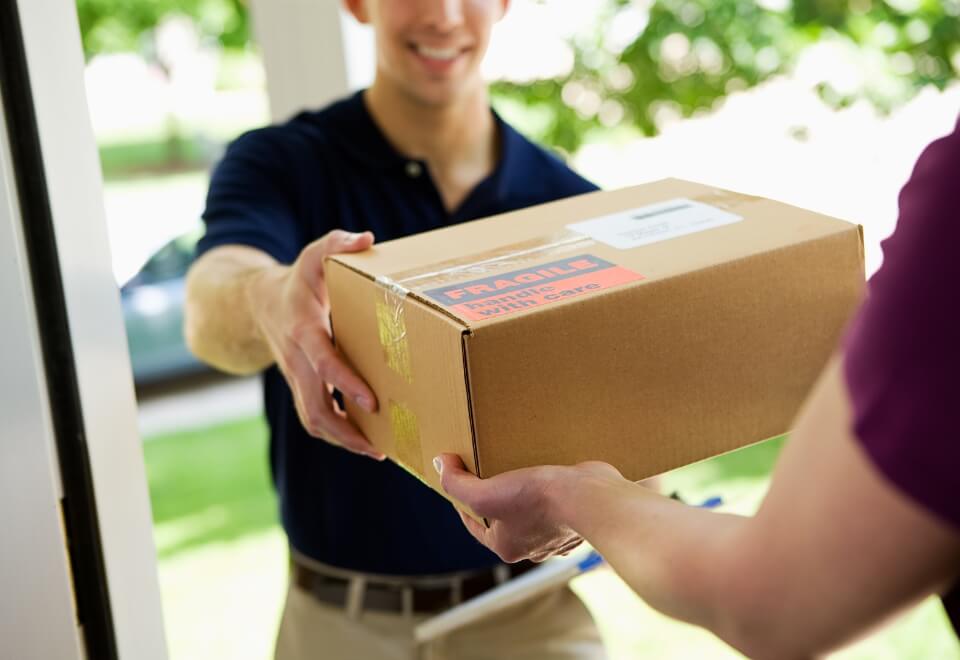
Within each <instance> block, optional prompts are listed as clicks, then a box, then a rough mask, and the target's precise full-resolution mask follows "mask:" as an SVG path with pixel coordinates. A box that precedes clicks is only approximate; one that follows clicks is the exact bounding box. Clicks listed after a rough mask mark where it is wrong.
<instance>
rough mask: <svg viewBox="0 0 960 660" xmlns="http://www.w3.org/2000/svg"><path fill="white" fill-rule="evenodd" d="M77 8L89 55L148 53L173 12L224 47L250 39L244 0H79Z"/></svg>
mask: <svg viewBox="0 0 960 660" xmlns="http://www.w3.org/2000/svg"><path fill="white" fill-rule="evenodd" d="M77 14H78V16H79V19H80V33H81V35H82V36H83V49H84V52H85V53H86V55H87V57H88V58H89V57H92V56H94V55H97V54H100V53H109V52H119V51H137V52H141V53H144V54H146V55H152V54H153V53H152V51H153V48H154V44H153V35H154V30H155V28H156V27H157V26H158V25H159V24H160V23H161V22H162V21H163V19H165V18H168V17H172V16H177V15H180V16H186V17H188V18H190V19H191V20H192V21H193V22H194V23H195V24H196V26H197V28H198V30H199V32H200V35H201V37H203V38H204V39H205V40H208V41H211V42H216V43H219V44H220V45H221V46H223V47H226V48H242V47H244V46H245V45H246V44H247V42H248V41H249V39H250V25H249V14H248V12H247V8H246V6H245V4H244V1H243V0H77Z"/></svg>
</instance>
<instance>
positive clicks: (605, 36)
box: [494, 0, 960, 151]
mask: <svg viewBox="0 0 960 660" xmlns="http://www.w3.org/2000/svg"><path fill="white" fill-rule="evenodd" d="M815 43H816V44H821V45H822V44H830V45H831V46H832V47H833V50H832V51H826V52H825V56H826V57H830V53H831V52H832V53H833V54H834V55H835V56H839V55H843V56H844V58H845V59H847V60H848V61H849V60H852V61H853V62H854V66H855V68H856V70H857V72H858V73H857V75H855V76H853V78H854V79H853V80H850V79H849V78H850V76H848V80H846V81H845V84H843V85H836V84H832V83H831V81H830V80H829V79H827V80H824V81H822V82H820V83H819V84H818V86H817V87H818V91H819V93H820V95H821V97H822V98H823V100H824V101H825V102H826V103H828V104H829V105H831V106H834V107H840V106H843V105H846V104H849V103H851V102H853V101H855V100H858V99H867V100H869V101H870V102H872V103H873V104H874V105H875V106H876V107H877V108H878V109H880V110H881V111H889V110H891V109H892V108H894V107H896V106H897V105H898V104H900V103H902V102H904V101H905V100H908V99H909V98H910V97H911V96H912V95H913V94H915V93H916V92H917V91H918V90H919V89H921V88H923V87H924V86H926V85H934V86H936V87H937V88H940V89H942V88H943V87H945V86H946V85H947V84H948V83H949V82H950V81H951V80H952V79H955V78H956V77H957V73H958V71H960V0H756V1H755V0H646V1H644V0H639V1H631V0H607V2H606V3H605V4H604V6H603V9H602V11H601V12H600V13H599V14H598V15H597V18H596V21H595V23H594V25H593V26H591V27H589V28H586V29H584V30H583V32H581V33H580V34H578V35H577V36H575V37H574V38H573V39H572V40H571V44H570V45H571V47H572V50H573V55H574V57H573V66H572V67H571V70H570V71H569V73H567V74H566V75H563V76H561V77H559V78H556V79H552V80H539V81H533V82H506V81H504V82H499V83H497V84H496V85H495V86H494V91H495V94H496V95H497V96H499V97H500V98H504V99H508V100H510V101H511V102H514V103H521V104H523V105H524V106H526V107H527V108H529V109H530V110H531V111H533V112H534V113H535V114H536V115H537V116H538V117H539V118H540V121H539V122H538V128H537V129H536V132H537V133H538V135H536V137H537V138H539V139H541V140H543V141H545V142H546V143H548V144H552V145H555V146H557V147H560V148H562V149H564V150H567V151H573V150H575V149H576V148H577V147H578V146H579V144H580V143H581V142H582V140H583V139H584V136H585V135H586V134H587V133H588V132H589V131H590V130H592V129H595V128H603V127H612V126H616V125H621V124H623V123H627V124H628V125H633V126H636V127H637V128H639V129H640V131H642V132H643V133H645V134H647V135H653V134H656V133H657V131H658V127H659V126H660V125H662V124H663V122H664V121H668V120H669V119H671V118H673V117H689V116H691V115H693V114H694V113H697V112H698V111H704V110H709V109H710V108H711V107H713V106H714V104H716V103H717V102H718V101H719V100H721V99H723V98H724V97H725V96H727V95H728V94H730V93H732V92H734V91H737V90H741V89H746V88H749V87H753V86H755V85H757V84H759V83H761V82H763V81H764V80H767V79H768V78H770V77H772V76H775V75H778V74H782V73H785V72H788V71H791V70H792V69H793V68H794V67H795V66H796V65H797V63H798V61H799V57H800V55H801V53H802V52H803V51H804V50H805V49H806V48H807V47H809V46H812V45H813V44H815ZM838 59H839V57H838ZM839 64H840V62H838V65H839Z"/></svg>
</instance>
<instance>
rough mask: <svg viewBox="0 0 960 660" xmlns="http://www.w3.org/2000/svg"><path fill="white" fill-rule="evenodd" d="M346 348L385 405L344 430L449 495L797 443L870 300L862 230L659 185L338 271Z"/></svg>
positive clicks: (355, 412)
mask: <svg viewBox="0 0 960 660" xmlns="http://www.w3.org/2000/svg"><path fill="white" fill-rule="evenodd" d="M326 276H327V283H328V286H329V291H330V297H331V305H332V315H333V326H334V336H335V339H336V342H337V344H338V346H339V348H340V350H341V351H342V352H343V353H344V355H345V356H346V358H347V359H348V361H349V362H350V363H352V365H353V366H354V367H355V368H356V369H357V370H358V372H359V373H360V374H361V375H362V376H363V377H364V378H365V379H366V381H367V382H368V383H369V384H370V386H371V387H372V388H373V390H374V392H375V393H376V395H377V397H378V399H379V403H380V409H379V411H378V412H377V413H375V414H367V413H364V412H363V411H361V410H359V409H357V408H356V407H355V406H352V405H350V404H349V403H348V404H347V409H348V413H349V415H350V416H351V417H352V418H353V419H354V420H355V421H356V423H357V424H358V426H359V427H360V429H361V430H362V431H363V432H364V433H365V434H366V436H367V437H368V438H369V439H370V440H371V441H372V442H373V444H374V445H375V446H376V447H377V448H378V449H380V450H381V451H383V452H385V453H386V454H387V455H388V456H390V457H391V458H392V459H393V460H395V461H397V462H399V463H400V464H402V465H403V466H405V467H406V468H407V469H408V470H409V471H411V472H413V473H414V474H415V475H417V476H419V477H420V478H421V479H423V480H424V481H425V482H426V483H427V484H429V485H430V486H431V487H433V488H435V489H438V488H439V478H438V477H437V475H436V474H435V472H434V470H433V468H432V466H431V460H432V458H433V457H434V456H435V455H437V454H439V453H441V452H455V453H457V454H459V455H460V456H461V457H462V458H463V460H464V462H465V463H466V464H467V466H468V467H469V468H470V469H471V470H472V471H474V472H475V473H476V474H479V475H480V476H483V477H487V476H492V475H495V474H498V473H500V472H504V471H506V470H511V469H514V468H520V467H524V466H530V465H538V464H572V463H577V462H580V461H585V460H591V459H595V460H602V461H607V462H609V463H612V464H613V465H615V466H616V467H617V468H619V469H620V470H621V471H622V472H623V474H624V475H625V476H627V477H628V478H630V479H634V480H639V479H643V478H645V477H649V476H652V475H656V474H660V473H662V472H665V471H667V470H670V469H672V468H676V467H679V466H682V465H686V464H688V463H692V462H694V461H698V460H700V459H704V458H707V457H710V456H714V455H716V454H720V453H723V452H726V451H729V450H732V449H735V448H737V447H742V446H744V445H748V444H751V443H755V442H759V441H761V440H765V439H768V438H771V437H775V436H778V435H781V434H783V433H784V432H786V431H787V430H788V429H789V426H790V424H791V422H792V420H793V418H794V416H795V415H796V413H797V411H798V408H799V406H800V404H801V403H802V401H803V400H804V397H805V395H806V394H807V392H808V390H809V389H810V387H811V386H812V384H813V382H814V380H815V379H816V377H817V375H818V373H819V372H820V370H821V368H822V367H823V366H824V364H825V363H826V361H827V359H828V358H829V356H830V354H831V353H832V352H833V350H834V349H835V347H836V345H837V342H838V339H839V338H840V335H841V332H842V330H843V328H844V326H845V324H846V322H847V320H848V318H849V317H850V316H851V313H852V312H853V311H854V309H855V308H856V306H857V304H858V302H859V300H860V297H861V293H862V288H863V280H864V270H863V242H862V237H861V232H860V228H859V227H858V226H856V225H852V224H849V223H846V222H842V221H840V220H835V219H832V218H828V217H825V216H822V215H819V214H817V213H813V212H810V211H805V210H802V209H798V208H795V207H791V206H788V205H785V204H781V203H778V202H774V201H770V200H766V199H762V198H758V197H750V196H746V195H741V194H736V193H732V192H728V191H725V190H718V189H715V188H711V187H708V186H703V185H699V184H694V183H689V182H684V181H678V180H664V181H660V182H656V183H652V184H648V185H643V186H638V187H634V188H628V189H623V190H616V191H612V192H596V193H591V194H587V195H581V196H578V197H574V198H570V199H567V200H563V201H559V202H553V203H550V204H545V205H542V206H537V207H533V208H528V209H525V210H522V211H517V212H513V213H507V214H503V215H499V216H496V217H492V218H487V219H484V220H478V221H475V222H470V223H466V224H462V225H457V226H453V227H448V228H444V229H439V230H436V231H431V232H427V233H424V234H419V235H417V236H412V237H409V238H404V239H400V240H396V241H390V242H388V243H381V244H379V245H376V246H375V247H374V248H373V249H371V250H369V251H366V252H363V253H357V254H340V255H334V256H332V257H330V258H329V260H328V261H327V264H326Z"/></svg>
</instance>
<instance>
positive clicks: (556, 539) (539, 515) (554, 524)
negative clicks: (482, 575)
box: [435, 454, 623, 562]
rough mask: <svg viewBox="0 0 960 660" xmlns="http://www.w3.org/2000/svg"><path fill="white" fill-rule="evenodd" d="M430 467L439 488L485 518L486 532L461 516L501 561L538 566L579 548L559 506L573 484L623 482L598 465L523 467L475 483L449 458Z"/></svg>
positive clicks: (612, 470) (455, 459) (577, 538)
mask: <svg viewBox="0 0 960 660" xmlns="http://www.w3.org/2000/svg"><path fill="white" fill-rule="evenodd" d="M435 466H437V467H438V469H439V470H440V474H441V477H440V483H441V486H442V487H443V489H444V490H445V491H446V492H447V493H448V494H449V495H450V496H451V497H453V498H454V499H456V500H457V501H459V502H462V503H463V504H465V505H467V506H468V507H470V508H471V509H472V510H473V512H474V513H476V514H477V515H478V516H481V517H483V518H486V519H487V521H488V522H489V523H490V527H489V528H488V527H485V526H484V525H483V524H481V523H479V522H477V521H476V520H474V519H473V518H471V517H469V516H468V515H466V514H465V513H463V512H461V513H460V518H461V519H462V520H463V524H464V525H466V526H467V529H468V530H469V531H470V533H471V534H473V536H474V537H475V538H476V539H477V540H478V541H480V543H482V544H483V545H485V546H487V547H488V548H490V549H491V550H493V551H494V552H495V553H497V555H499V557H500V558H501V559H502V560H503V561H506V562H516V561H520V560H522V559H530V560H532V561H543V560H545V559H547V558H549V557H552V556H554V555H564V554H566V553H568V552H570V551H571V550H573V549H574V548H576V547H577V546H578V545H580V543H581V542H582V541H583V539H582V538H581V537H580V535H579V534H577V533H576V531H574V530H573V529H571V528H570V527H569V526H568V525H567V524H566V523H565V522H564V520H563V515H562V513H561V512H560V508H561V507H559V506H558V502H561V501H562V498H563V497H564V494H565V493H564V490H565V487H566V485H568V484H570V483H571V482H572V480H576V479H583V478H588V479H601V480H610V481H612V482H622V481H623V477H622V476H621V475H620V473H619V472H618V471H617V470H616V469H615V468H614V467H612V466H610V465H607V464H606V463H597V462H591V463H581V464H580V465H575V466H571V467H561V466H555V465H548V466H542V467H535V468H525V469H522V470H514V471H512V472H505V473H503V474H499V475H497V476H495V477H491V478H489V479H478V478H477V477H476V476H474V475H473V474H471V473H470V472H468V471H467V470H465V469H464V466H463V462H462V461H461V460H460V458H459V457H458V456H456V455H454V454H442V455H441V456H439V457H437V459H436V461H435Z"/></svg>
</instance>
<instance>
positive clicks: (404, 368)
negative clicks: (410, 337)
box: [376, 277, 413, 383]
mask: <svg viewBox="0 0 960 660" xmlns="http://www.w3.org/2000/svg"><path fill="white" fill-rule="evenodd" d="M377 284H379V285H380V287H379V288H380V291H381V293H382V299H381V300H378V301H377V302H376V306H377V332H378V334H379V335H380V346H381V347H383V356H384V360H385V361H386V363H387V366H389V367H390V368H391V369H392V370H393V371H395V372H396V373H397V374H399V375H400V377H401V378H403V379H404V380H405V381H406V382H407V383H412V382H413V368H412V365H411V363H410V343H409V342H408V341H407V324H406V320H405V318H404V305H403V301H404V299H405V298H406V297H407V293H409V292H408V291H407V289H405V288H404V287H402V286H401V285H399V284H398V283H397V282H395V281H393V280H391V279H390V278H388V277H378V278H377Z"/></svg>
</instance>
